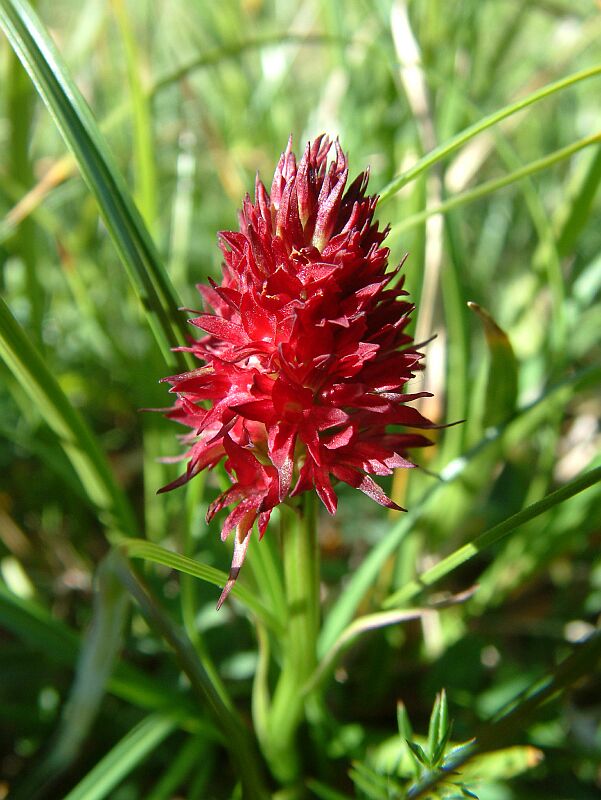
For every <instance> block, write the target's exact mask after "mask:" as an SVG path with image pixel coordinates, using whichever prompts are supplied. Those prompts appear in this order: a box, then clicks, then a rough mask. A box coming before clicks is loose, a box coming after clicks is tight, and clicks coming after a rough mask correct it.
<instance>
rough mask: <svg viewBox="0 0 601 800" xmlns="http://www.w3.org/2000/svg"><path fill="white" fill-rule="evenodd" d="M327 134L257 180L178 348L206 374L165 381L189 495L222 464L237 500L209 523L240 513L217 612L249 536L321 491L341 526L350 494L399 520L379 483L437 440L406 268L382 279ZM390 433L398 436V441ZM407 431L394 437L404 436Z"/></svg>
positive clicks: (362, 192) (376, 233)
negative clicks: (340, 489) (191, 329)
mask: <svg viewBox="0 0 601 800" xmlns="http://www.w3.org/2000/svg"><path fill="white" fill-rule="evenodd" d="M331 150H332V142H331V141H330V140H329V139H328V138H327V137H326V136H319V137H318V138H317V139H315V141H314V142H313V143H311V142H309V143H308V144H307V146H306V148H305V151H304V153H303V156H302V158H301V159H300V161H299V162H298V164H297V161H296V157H295V155H294V153H293V152H292V139H290V141H289V142H288V146H287V148H286V151H285V152H284V153H283V154H282V156H281V158H280V160H279V163H278V165H277V168H276V171H275V175H274V178H273V182H272V185H271V190H270V192H267V190H266V188H265V186H264V185H263V183H261V181H260V180H259V178H258V176H257V180H256V184H255V199H254V202H253V201H252V200H251V198H250V197H249V196H248V195H247V196H246V198H245V199H244V202H243V206H242V210H241V212H240V231H239V232H234V231H222V232H221V233H220V234H219V243H220V247H221V250H222V252H223V257H224V264H223V279H222V281H221V284H220V285H217V284H216V283H214V282H212V281H211V285H210V286H201V287H199V291H200V294H201V296H202V298H203V301H204V311H203V313H201V314H200V315H198V316H196V317H195V318H194V319H192V320H190V322H191V323H192V324H193V325H194V326H195V327H196V328H197V329H200V331H201V332H200V335H199V338H198V339H193V340H192V341H191V343H190V345H189V346H187V347H185V348H181V349H183V350H186V351H188V352H191V353H193V354H194V355H195V356H196V357H197V358H198V359H199V361H201V362H202V363H203V365H204V366H202V367H200V368H199V369H196V370H193V371H191V372H187V373H185V374H183V375H176V376H173V377H171V378H166V379H165V380H166V381H168V382H169V383H170V384H171V387H172V388H171V391H172V392H173V393H174V394H175V395H176V397H177V399H176V401H175V405H174V407H173V408H172V409H170V410H169V411H168V412H167V415H168V416H169V417H170V418H171V419H174V420H176V421H177V422H180V423H182V424H184V425H186V426H188V427H189V428H191V429H192V432H191V433H189V434H187V435H186V436H184V437H182V438H183V440H184V442H186V443H187V444H188V445H189V450H188V451H187V453H186V454H185V455H183V456H182V459H184V458H187V459H188V465H187V469H186V472H185V473H184V474H183V475H182V476H181V477H180V478H178V479H177V480H175V481H174V482H173V483H171V484H169V486H166V487H164V489H163V490H161V491H164V490H167V489H172V488H175V487H176V486H180V485H182V484H183V483H185V482H186V481H188V480H190V479H191V478H193V477H194V476H195V475H197V474H198V473H199V472H200V471H202V470H203V469H207V468H208V469H211V468H212V467H214V466H216V464H217V463H219V461H221V460H223V459H225V469H226V471H227V473H228V475H229V476H230V478H231V480H232V486H231V488H230V489H228V490H227V491H226V492H224V493H223V494H222V495H220V496H219V497H218V498H217V499H216V500H215V501H214V502H213V503H212V504H211V506H210V508H209V511H208V514H207V518H208V519H209V520H210V519H212V517H213V516H214V515H215V514H216V513H218V512H219V511H221V510H222V509H223V508H224V507H225V506H231V505H234V508H233V509H232V510H230V512H229V514H228V516H227V518H226V520H225V522H224V525H223V529H222V536H223V538H225V537H227V536H228V535H229V533H230V532H231V531H232V530H235V541H234V556H233V560H232V566H231V570H230V574H229V578H228V581H227V584H226V586H225V588H224V590H223V592H222V594H221V597H220V598H219V603H218V607H219V606H221V605H222V603H223V601H224V600H225V599H226V597H227V596H228V594H229V592H230V591H231V589H232V587H233V585H234V583H235V580H236V578H237V576H238V573H239V572H240V568H241V567H242V564H243V562H244V558H245V555H246V551H247V549H248V543H249V540H250V536H251V531H252V526H253V524H254V523H255V522H257V524H258V529H259V536H262V535H263V534H264V533H265V530H266V528H267V524H268V522H269V517H270V515H271V512H272V510H273V509H274V508H275V507H276V506H277V505H278V504H279V503H282V502H285V501H286V500H288V498H291V497H295V496H297V495H299V494H301V493H303V492H306V491H312V490H315V491H316V492H317V494H318V496H319V497H320V499H321V500H322V502H323V503H324V505H325V506H326V508H327V510H328V511H329V512H330V513H331V514H333V513H334V512H335V510H336V505H337V497H336V493H335V491H334V488H333V486H332V483H336V481H343V482H345V483H347V484H349V485H350V486H353V487H354V488H357V489H359V490H360V491H362V492H364V493H365V494H367V495H368V496H369V497H371V498H372V499H373V500H374V501H375V502H376V503H380V504H381V505H383V506H386V507H387V508H394V509H398V508H399V506H397V505H396V504H395V503H394V502H393V501H392V500H391V499H390V498H389V497H387V496H386V494H385V493H384V492H383V491H382V489H381V488H380V487H379V486H378V484H377V483H375V481H374V480H373V479H372V478H371V477H369V476H370V475H390V474H391V473H392V471H393V470H394V469H398V468H404V467H412V466H413V464H412V463H411V462H410V461H408V460H407V459H406V457H405V451H406V449H407V448H408V447H424V446H425V445H428V444H430V442H429V440H428V439H426V438H425V437H424V436H422V435H421V434H418V433H415V431H407V430H406V428H411V429H416V428H418V429H420V428H421V429H424V428H433V427H435V426H434V425H433V424H432V423H431V422H429V420H427V419H426V418H425V417H423V416H422V415H421V414H420V413H419V412H418V411H417V410H416V409H414V408H412V407H411V406H407V405H406V404H407V403H408V402H410V401H411V400H414V399H416V398H419V397H423V396H425V394H426V393H424V392H419V393H416V394H404V393H403V391H402V390H403V387H404V386H405V384H406V383H407V382H408V381H409V380H411V378H413V377H414V372H415V371H416V370H419V369H421V359H422V355H421V353H419V352H418V351H417V349H416V348H415V346H414V344H413V340H412V339H411V337H410V336H409V335H408V334H407V333H405V328H406V326H407V324H408V322H409V319H410V315H411V312H412V310H413V306H412V305H411V304H410V303H409V302H408V301H407V300H406V294H407V293H406V292H405V291H404V290H403V288H402V287H403V283H402V279H401V280H399V281H398V282H397V283H396V284H395V285H394V286H392V285H391V282H392V281H393V280H394V279H395V278H396V277H397V274H398V272H399V270H400V269H401V266H402V263H401V264H400V265H399V266H398V267H397V268H396V269H394V270H391V271H388V272H387V266H388V254H389V251H388V248H386V247H383V246H382V242H383V241H384V239H385V238H386V236H387V234H388V230H389V229H388V228H384V229H383V230H380V228H379V226H378V223H377V222H374V219H373V216H374V212H375V208H376V203H377V199H378V198H377V197H376V196H374V195H366V191H367V181H368V173H367V172H363V173H361V174H360V175H358V176H357V178H355V180H354V181H353V182H352V184H351V185H350V186H348V187H346V183H347V177H348V162H347V158H346V156H345V154H344V153H343V152H342V149H341V148H340V145H339V143H338V141H336V142H334V158H333V160H330V161H329V162H328V156H329V154H330V152H331ZM391 426H393V427H391ZM398 426H400V429H399V428H398Z"/></svg>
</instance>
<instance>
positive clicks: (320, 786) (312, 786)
mask: <svg viewBox="0 0 601 800" xmlns="http://www.w3.org/2000/svg"><path fill="white" fill-rule="evenodd" d="M307 789H309V791H311V792H313V794H314V795H315V797H317V798H319V800H351V798H350V797H349V795H347V794H342V793H341V792H338V791H336V789H332V788H331V787H330V786H326V785H325V784H324V783H321V781H316V780H314V779H312V778H310V779H309V780H308V781H307Z"/></svg>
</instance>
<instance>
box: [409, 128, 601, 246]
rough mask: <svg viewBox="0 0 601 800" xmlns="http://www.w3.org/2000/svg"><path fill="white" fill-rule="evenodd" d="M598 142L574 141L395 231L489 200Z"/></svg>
mask: <svg viewBox="0 0 601 800" xmlns="http://www.w3.org/2000/svg"><path fill="white" fill-rule="evenodd" d="M599 143H601V133H595V134H593V135H591V136H585V137H584V139H580V140H579V141H577V142H573V143H572V144H570V145H568V146H567V147H562V148H560V149H559V150H555V151H554V152H553V153H550V154H549V155H547V156H544V157H543V158H539V159H536V160H535V161H531V162H530V163H529V164H526V165H525V166H523V167H520V169H516V170H514V171H513V172H510V173H509V174H508V175H503V176H502V177H501V178H494V179H493V180H490V181H485V182H484V183H481V184H480V185H479V186H476V187H475V188H473V189H469V190H468V191H467V192H462V193H461V194H458V195H455V196H454V197H450V198H449V199H448V200H445V201H444V202H442V203H440V205H437V206H432V207H430V208H426V209H424V210H423V211H420V212H419V213H417V214H411V216H408V217H405V219H404V220H402V221H401V222H398V223H397V224H396V225H395V226H394V227H395V231H396V232H400V231H404V230H407V229H408V228H412V227H413V226H414V225H419V224H421V223H422V222H424V220H426V219H428V217H431V216H432V215H434V214H444V213H446V212H447V211H451V210H452V209H455V208H461V206H464V205H467V204H468V203H473V202H474V201H476V200H481V199H482V198H483V197H486V196H487V195H489V194H494V192H497V191H499V189H504V188H505V187H506V186H510V185H511V184H513V183H515V182H516V181H519V180H522V179H523V178H527V177H529V176H530V175H535V174H536V173H537V172H542V171H543V170H545V169H548V168H549V167H552V166H553V165H554V164H557V163H559V162H560V161H563V160H564V159H566V158H569V157H570V156H572V155H573V154H574V153H577V152H578V151H579V150H583V149H584V148H585V147H590V146H591V145H595V144H599ZM600 160H601V157H600ZM589 202H590V201H589Z"/></svg>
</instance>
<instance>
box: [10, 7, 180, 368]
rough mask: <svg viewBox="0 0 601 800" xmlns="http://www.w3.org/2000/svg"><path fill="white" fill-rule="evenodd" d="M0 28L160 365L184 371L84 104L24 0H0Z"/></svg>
mask: <svg viewBox="0 0 601 800" xmlns="http://www.w3.org/2000/svg"><path fill="white" fill-rule="evenodd" d="M0 25H1V26H2V28H3V30H4V32H5V34H6V36H7V38H8V40H9V42H10V44H11V46H12V47H13V49H14V50H15V51H16V53H17V54H18V56H19V58H20V59H21V61H22V63H23V66H24V67H25V69H26V70H27V72H28V73H29V76H30V78H31V79H32V81H33V82H34V84H35V86H36V88H37V90H38V92H39V94H40V97H41V98H42V100H43V101H44V103H45V104H46V106H47V107H48V110H49V111H50V113H51V114H52V116H53V119H54V121H55V123H56V125H57V127H58V129H59V130H60V132H61V134H62V136H63V138H64V139H65V142H66V143H67V145H68V147H69V149H70V150H71V152H72V153H73V155H74V156H75V158H76V160H77V163H78V165H79V168H80V170H81V172H82V175H83V177H84V179H85V181H86V183H87V184H88V187H89V189H90V191H91V192H92V193H93V195H94V196H95V198H96V200H97V202H98V206H99V209H100V212H101V214H102V217H103V219H104V222H105V224H106V227H107V230H108V232H109V234H110V236H111V238H112V240H113V243H114V245H115V247H116V249H117V252H118V253H119V256H120V258H121V261H122V263H123V266H124V267H125V269H126V271H127V274H128V276H129V278H130V280H131V282H132V284H133V286H134V289H135V292H136V294H137V295H138V297H139V298H140V301H141V303H142V306H143V308H144V310H145V312H146V314H147V317H148V321H149V324H150V327H151V329H152V331H153V333H154V335H155V338H156V340H157V342H158V344H159V347H160V348H161V352H162V353H163V356H164V358H165V360H166V362H167V363H168V364H175V365H177V366H178V367H180V368H185V366H186V364H187V361H188V359H187V358H185V357H184V356H183V354H181V353H176V354H172V353H171V352H170V348H172V347H176V346H178V345H179V344H181V343H182V342H183V341H185V336H186V332H185V328H186V326H185V322H184V320H183V318H182V315H181V313H179V312H178V306H179V305H180V304H179V302H178V300H177V297H176V294H175V291H174V289H173V287H172V285H171V282H170V281H169V278H168V276H167V274H166V273H165V271H164V269H163V267H162V265H161V262H160V259H159V256H158V253H157V251H156V249H155V247H154V244H153V242H152V240H151V238H150V235H149V234H148V231H147V230H146V228H145V226H144V223H143V221H142V218H141V216H140V214H139V212H138V210H137V209H136V207H135V204H134V203H133V201H132V199H131V197H130V195H129V192H128V190H127V187H126V184H125V181H124V179H123V177H122V175H121V174H120V172H119V170H118V168H117V166H116V164H115V162H114V159H113V156H112V154H111V153H110V151H109V149H108V147H107V145H106V143H105V141H104V139H103V137H102V134H101V133H100V131H99V129H98V126H97V124H96V122H95V120H94V117H93V116H92V113H91V111H90V109H89V107H88V105H87V103H86V102H85V100H84V98H83V97H82V95H81V93H80V91H79V89H78V88H77V86H76V85H75V83H74V81H73V80H72V78H71V77H70V75H69V72H68V70H67V67H66V66H65V64H64V63H63V60H62V58H61V56H60V54H59V53H58V51H57V49H56V48H55V46H54V44H53V42H52V40H51V39H50V36H49V35H48V33H47V32H46V30H45V29H44V26H43V25H42V23H41V21H40V19H39V18H38V16H37V15H36V14H35V12H34V11H33V9H32V8H31V6H30V5H29V3H27V2H26V0H0Z"/></svg>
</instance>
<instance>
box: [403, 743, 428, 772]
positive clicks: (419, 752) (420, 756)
mask: <svg viewBox="0 0 601 800" xmlns="http://www.w3.org/2000/svg"><path fill="white" fill-rule="evenodd" d="M405 741H406V742H407V746H408V747H409V749H410V750H411V752H412V753H413V755H414V756H415V758H416V759H417V760H418V762H419V763H420V764H422V765H423V766H424V767H429V766H430V759H429V758H428V756H427V755H426V753H425V752H424V749H423V747H421V746H420V745H419V744H418V743H417V742H412V741H411V740H410V739H406V740H405Z"/></svg>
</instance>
